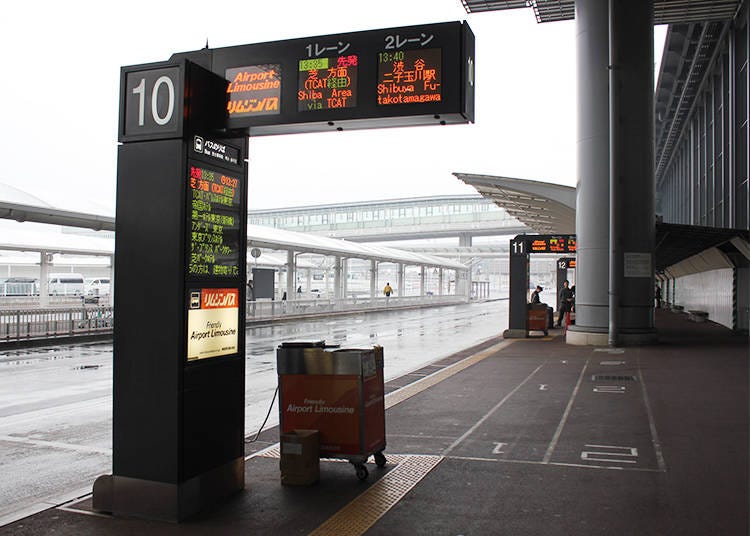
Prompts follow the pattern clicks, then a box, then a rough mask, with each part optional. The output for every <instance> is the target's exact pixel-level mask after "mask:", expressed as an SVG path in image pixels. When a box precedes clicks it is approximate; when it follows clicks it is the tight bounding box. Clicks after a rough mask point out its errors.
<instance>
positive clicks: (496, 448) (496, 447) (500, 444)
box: [492, 443, 507, 454]
mask: <svg viewBox="0 0 750 536" xmlns="http://www.w3.org/2000/svg"><path fill="white" fill-rule="evenodd" d="M505 445H507V443H495V448H494V449H492V454H505V452H503V451H502V450H500V449H501V448H503V447H504V446H505Z"/></svg>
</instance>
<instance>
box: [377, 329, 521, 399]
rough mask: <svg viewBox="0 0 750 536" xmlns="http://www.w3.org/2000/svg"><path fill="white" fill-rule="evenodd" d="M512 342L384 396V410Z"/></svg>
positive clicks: (493, 347)
mask: <svg viewBox="0 0 750 536" xmlns="http://www.w3.org/2000/svg"><path fill="white" fill-rule="evenodd" d="M514 341H515V339H511V340H505V341H503V342H501V343H498V344H496V345H494V346H491V347H490V348H488V349H487V350H484V351H483V352H480V353H478V354H474V355H472V356H470V357H467V358H466V359H462V360H461V361H458V362H456V363H454V364H452V365H450V366H448V367H445V368H444V369H441V370H438V371H437V372H434V373H432V374H430V375H429V376H425V377H424V378H422V379H421V380H418V381H416V382H414V383H410V384H409V385H407V386H405V387H402V388H401V389H399V390H398V391H394V392H392V393H389V394H387V395H385V408H386V409H388V408H392V407H393V406H395V405H396V404H400V403H401V402H403V401H404V400H406V399H408V398H411V397H413V396H414V395H416V394H419V393H421V392H422V391H424V390H425V389H429V388H430V387H432V386H433V385H437V384H438V383H440V382H442V381H443V380H446V379H448V378H450V377H451V376H453V375H454V374H458V373H459V372H461V371H462V370H464V369H466V368H468V367H470V366H472V365H476V364H477V363H479V362H480V361H482V360H484V359H487V358H488V357H489V356H491V355H492V354H494V353H495V352H498V351H500V350H502V349H503V348H505V347H507V346H508V345H510V344H512V343H513V342H514Z"/></svg>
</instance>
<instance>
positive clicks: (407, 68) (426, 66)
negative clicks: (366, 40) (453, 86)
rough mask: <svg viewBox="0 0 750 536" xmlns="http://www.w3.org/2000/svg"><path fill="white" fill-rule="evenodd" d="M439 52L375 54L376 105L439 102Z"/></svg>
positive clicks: (436, 49)
mask: <svg viewBox="0 0 750 536" xmlns="http://www.w3.org/2000/svg"><path fill="white" fill-rule="evenodd" d="M441 73H442V69H441V67H440V49H439V48H430V49H427V50H398V51H395V52H380V53H379V54H378V88H377V92H378V104H380V105H385V104H415V103H424V102H440V100H441V98H442V94H441V89H442V84H441V83H440V78H441Z"/></svg>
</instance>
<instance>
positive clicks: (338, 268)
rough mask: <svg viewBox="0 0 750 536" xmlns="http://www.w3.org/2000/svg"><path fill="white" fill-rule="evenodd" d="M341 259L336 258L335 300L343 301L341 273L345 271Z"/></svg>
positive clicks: (334, 275) (334, 267) (334, 270)
mask: <svg viewBox="0 0 750 536" xmlns="http://www.w3.org/2000/svg"><path fill="white" fill-rule="evenodd" d="M342 264H343V263H342V259H341V257H336V258H335V261H334V265H333V298H334V299H336V300H340V299H341V288H342V284H341V272H342V271H343V266H342Z"/></svg>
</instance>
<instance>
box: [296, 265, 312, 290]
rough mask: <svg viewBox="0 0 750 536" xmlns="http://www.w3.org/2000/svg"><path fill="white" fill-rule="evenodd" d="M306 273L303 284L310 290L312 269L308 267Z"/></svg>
mask: <svg viewBox="0 0 750 536" xmlns="http://www.w3.org/2000/svg"><path fill="white" fill-rule="evenodd" d="M306 271H307V273H306V274H305V284H306V285H307V289H308V290H310V289H311V288H312V268H310V267H308V268H307V270H306ZM294 290H297V289H294Z"/></svg>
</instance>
